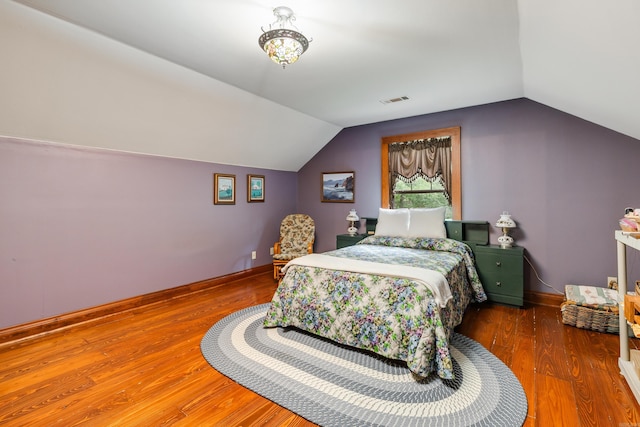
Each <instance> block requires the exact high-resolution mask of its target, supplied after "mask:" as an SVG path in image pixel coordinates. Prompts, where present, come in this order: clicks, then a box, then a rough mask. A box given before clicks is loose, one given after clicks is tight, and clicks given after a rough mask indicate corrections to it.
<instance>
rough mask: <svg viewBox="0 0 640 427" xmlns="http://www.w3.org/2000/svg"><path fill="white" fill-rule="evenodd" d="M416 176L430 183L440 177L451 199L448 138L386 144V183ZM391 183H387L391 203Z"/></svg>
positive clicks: (445, 193) (449, 138) (446, 193)
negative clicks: (387, 161)
mask: <svg viewBox="0 0 640 427" xmlns="http://www.w3.org/2000/svg"><path fill="white" fill-rule="evenodd" d="M419 177H422V178H424V179H425V180H427V181H430V182H433V181H435V180H436V179H438V178H441V179H442V182H443V184H444V195H445V197H446V198H447V200H451V137H448V136H447V137H443V138H429V139H418V140H415V141H406V142H394V143H392V144H389V182H390V183H391V184H394V183H395V182H396V179H401V180H402V181H404V182H406V183H410V182H412V181H414V180H415V179H417V178H419ZM394 186H395V185H390V186H389V200H390V201H391V203H392V204H393V188H394Z"/></svg>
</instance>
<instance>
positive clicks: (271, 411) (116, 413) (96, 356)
mask: <svg viewBox="0 0 640 427" xmlns="http://www.w3.org/2000/svg"><path fill="white" fill-rule="evenodd" d="M275 287H276V284H275V282H274V281H273V279H272V277H271V273H264V274H259V275H256V276H253V277H250V278H246V279H241V280H236V281H232V282H229V283H225V284H223V285H219V286H216V287H213V288H211V289H205V290H201V291H198V292H195V293H193V294H190V295H187V296H182V297H175V298H172V299H169V300H166V301H162V302H157V303H154V304H152V305H149V306H145V307H141V308H137V309H133V310H129V311H126V312H123V313H121V314H119V315H116V316H111V317H110V318H109V319H108V321H91V322H86V323H83V324H80V325H75V326H71V327H67V328H65V329H63V330H59V331H55V332H51V333H47V334H43V335H42V336H39V337H37V338H30V339H23V340H20V341H14V342H9V343H5V344H2V345H0V425H2V426H27V425H28V426H55V425H61V426H74V425H89V426H164V425H175V426H253V425H260V426H311V425H313V424H311V423H309V422H308V421H306V420H304V419H303V418H301V417H299V416H297V415H295V414H293V413H291V412H290V411H288V410H286V409H284V408H281V407H280V406H277V405H275V404H273V403H271V402H270V401H268V400H266V399H264V398H262V397H260V396H258V395H256V394H255V393H253V392H251V391H249V390H247V389H245V388H244V387H241V386H239V385H237V384H236V383H234V382H233V381H231V380H229V379H227V378H226V377H224V376H222V375H221V374H219V373H218V372H217V371H215V370H214V369H213V368H211V367H210V366H209V365H208V364H207V363H206V361H205V360H204V359H203V357H202V355H201V353H200V347H199V345H200V339H201V338H202V336H203V335H204V333H205V332H206V331H207V330H208V329H209V328H210V327H211V325H213V324H214V323H215V322H216V321H218V320H220V319H221V318H222V317H224V316H226V315H227V314H229V313H232V312H234V311H237V310H239V309H242V308H245V307H249V306H252V305H256V304H260V303H264V302H268V301H269V300H270V298H271V295H272V294H273V292H274V290H275ZM457 330H458V332H460V333H462V334H464V335H467V336H469V337H471V338H473V339H475V340H476V341H478V342H480V343H481V344H482V345H484V346H485V347H486V348H487V349H489V350H490V351H491V352H492V353H494V354H495V355H496V356H498V357H499V358H500V359H501V360H502V361H503V362H504V363H505V364H507V365H508V366H509V367H510V368H511V369H512V370H513V372H514V373H515V374H516V376H517V377H518V378H519V379H520V382H521V383H522V385H523V387H524V389H525V392H526V394H527V398H528V402H529V409H528V416H527V420H526V423H525V425H526V426H565V425H566V426H640V406H639V405H638V404H637V403H636V401H635V399H634V397H633V394H632V393H631V391H630V389H629V387H628V386H627V384H626V382H625V381H624V379H623V378H622V377H621V376H620V373H619V369H618V366H617V359H618V338H617V336H616V335H611V334H601V333H597V332H591V331H585V330H581V329H577V328H573V327H570V326H566V325H563V324H562V321H561V316H560V310H559V308H558V307H547V306H529V307H526V308H524V309H517V308H511V307H506V306H501V305H491V304H476V305H472V306H471V307H470V308H469V309H468V311H467V313H466V314H465V318H464V321H463V323H462V325H460V326H459V327H458V329H457ZM633 341H634V342H632V346H635V347H637V346H638V344H637V342H635V341H636V340H633Z"/></svg>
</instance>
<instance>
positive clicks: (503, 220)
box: [496, 211, 516, 249]
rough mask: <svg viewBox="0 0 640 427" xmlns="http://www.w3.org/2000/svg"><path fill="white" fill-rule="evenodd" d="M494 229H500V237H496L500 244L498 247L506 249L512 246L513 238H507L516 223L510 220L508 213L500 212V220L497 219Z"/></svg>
mask: <svg viewBox="0 0 640 427" xmlns="http://www.w3.org/2000/svg"><path fill="white" fill-rule="evenodd" d="M496 227H500V228H502V236H500V237H498V243H500V247H501V248H503V249H506V248H510V247H511V246H513V238H512V237H511V236H509V229H510V228H516V222H515V221H514V220H513V219H511V215H509V212H507V211H504V212H502V214H501V215H500V218H499V219H498V222H496Z"/></svg>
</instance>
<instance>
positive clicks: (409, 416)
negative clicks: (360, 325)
mask: <svg viewBox="0 0 640 427" xmlns="http://www.w3.org/2000/svg"><path fill="white" fill-rule="evenodd" d="M267 307H268V304H262V305H258V306H254V307H250V308H247V309H244V310H241V311H238V312H236V313H233V314H231V315H229V316H227V317H225V318H224V319H222V320H220V321H219V322H218V323H216V324H215V325H213V327H211V329H209V331H208V332H207V333H206V334H205V336H204V337H203V339H202V342H201V344H200V348H201V350H202V354H203V355H204V357H205V359H206V360H207V361H208V362H209V364H211V366H213V367H214V368H215V369H216V370H218V371H220V372H221V373H222V374H224V375H226V376H227V377H229V378H231V379H233V380H234V381H236V382H237V383H239V384H241V385H243V386H244V387H246V388H248V389H250V390H253V391H255V392H256V393H258V394H260V395H261V396H263V397H265V398H267V399H269V400H271V401H273V402H275V403H277V404H278V405H280V406H283V407H285V408H287V409H289V410H290V411H292V412H294V413H296V414H298V415H300V416H302V417H304V418H306V419H307V420H309V421H311V422H314V423H316V424H319V425H322V426H341V427H342V426H358V427H361V426H403V427H404V426H424V425H429V426H431V425H433V426H456V427H459V426H491V427H496V426H521V425H522V424H523V423H524V420H525V417H526V416H527V399H526V396H525V394H524V390H523V389H522V386H521V385H520V382H518V379H517V378H516V377H515V375H514V374H513V373H512V372H511V371H510V370H509V368H508V367H507V366H506V365H505V364H504V363H502V362H501V361H500V360H499V359H498V358H497V357H495V356H494V355H493V354H491V353H490V352H489V351H487V350H486V349H485V348H484V347H482V345H480V344H479V343H477V342H475V341H473V340H472V339H470V338H467V337H464V336H462V335H460V334H456V333H454V334H453V337H452V340H451V344H450V348H451V352H452V355H453V358H454V368H455V376H456V379H455V380H442V379H441V378H439V377H437V376H436V375H433V376H430V377H428V378H426V379H422V380H421V381H419V380H418V378H417V377H415V376H414V375H413V374H412V373H411V372H410V371H409V370H408V368H407V367H406V365H405V364H404V363H402V362H398V361H390V360H388V359H385V358H381V357H379V356H376V355H373V354H371V353H368V352H364V351H360V350H357V349H354V348H351V347H347V346H341V345H338V344H335V343H333V342H331V341H329V340H325V339H323V338H319V337H317V336H314V335H311V334H307V333H304V332H301V331H299V330H297V329H293V328H292V329H283V328H264V327H263V326H262V320H263V318H264V315H265V313H266V310H267Z"/></svg>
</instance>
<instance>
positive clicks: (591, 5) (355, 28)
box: [16, 0, 640, 170]
mask: <svg viewBox="0 0 640 427" xmlns="http://www.w3.org/2000/svg"><path fill="white" fill-rule="evenodd" d="M16 2H18V3H22V4H24V5H27V6H30V7H32V8H35V9H37V10H39V11H42V12H45V13H46V14H50V15H53V16H55V17H57V18H60V19H62V20H64V21H68V22H70V23H73V24H75V25H78V26H80V27H84V28H86V29H89V30H91V31H92V32H96V33H98V34H101V35H103V36H106V37H108V38H110V39H113V40H116V41H118V42H120V43H123V44H125V45H129V46H132V47H134V48H136V49H139V50H141V51H144V52H146V53H149V54H152V55H154V56H156V57H159V58H162V59H164V60H166V61H170V62H172V63H175V64H179V65H181V66H183V67H186V68H187V69H190V70H193V71H195V72H197V73H200V74H202V75H204V76H208V77H210V78H211V79H215V80H216V81H219V82H223V83H225V84H228V85H229V86H230V87H232V90H233V91H236V92H237V93H238V95H239V96H238V99H241V101H239V102H242V103H245V104H246V109H245V111H251V110H252V108H253V107H252V104H253V103H255V97H259V98H261V99H266V100H268V101H270V102H269V105H270V106H271V107H269V108H272V109H274V111H278V114H285V115H291V116H290V120H288V121H287V123H288V124H287V126H290V127H292V128H293V129H296V128H298V129H299V132H293V133H286V132H282V135H283V136H282V138H276V139H275V140H273V141H269V144H270V145H272V151H271V153H272V154H270V156H274V157H276V156H280V157H282V152H283V150H287V152H292V150H293V151H295V155H291V156H290V157H289V158H288V160H287V159H285V160H282V159H281V160H280V161H279V162H276V161H271V160H270V159H269V158H268V156H265V157H263V159H262V160H261V162H262V164H255V165H253V166H262V167H266V168H278V169H283V170H298V169H299V168H300V167H301V166H302V165H304V163H305V162H306V161H307V160H309V159H310V158H311V157H312V156H313V155H314V154H315V153H316V152H317V151H318V150H319V149H320V148H321V147H322V146H323V145H324V144H326V143H327V142H328V141H329V140H330V139H331V137H333V135H335V133H336V132H337V131H339V130H340V129H341V128H344V127H349V126H355V125H361V124H367V123H373V122H378V121H383V120H389V119H396V118H402V117H409V116H415V115H420V114H427V113H434V112H439V111H445V110H451V109H456V108H461V107H468V106H474V105H481V104H486V103H491V102H497V101H503V100H508V99H514V98H520V97H526V98H529V99H532V100H534V101H537V102H540V103H543V104H546V105H548V106H551V107H554V108H557V109H559V110H562V111H565V112H567V113H570V114H573V115H575V116H578V117H581V118H583V119H586V120H589V121H592V122H594V123H596V124H599V125H602V126H605V127H608V128H611V129H613V130H616V131H618V132H620V133H623V134H626V135H629V136H631V137H634V138H636V139H640V120H639V117H638V113H639V112H640V79H639V76H640V2H638V1H637V0H616V1H609V2H607V1H602V0H517V1H516V0H474V1H469V0H447V1H443V0H403V1H393V0H366V1H365V0H359V1H344V0H322V1H315V2H310V1H308V0H306V1H304V0H283V1H282V2H279V3H278V4H274V3H271V2H267V1H266V0H226V1H222V0H180V1H175V0H173V1H172V0H135V1H131V0H16ZM280 3H282V4H280ZM281 5H283V6H288V7H290V8H291V9H293V11H294V12H295V13H296V16H297V20H296V26H297V27H298V29H299V31H301V32H302V33H304V34H305V35H307V36H308V37H311V38H312V39H313V40H312V42H311V44H310V47H309V49H308V51H307V52H306V53H305V54H304V55H303V56H302V57H301V59H300V60H299V61H298V62H297V63H295V64H292V65H290V66H288V67H287V68H286V69H282V68H281V67H279V66H278V65H276V64H274V63H272V62H271V61H270V60H269V59H268V57H267V56H266V55H265V54H264V53H263V52H262V51H261V50H260V48H259V47H258V43H257V40H258V37H259V35H260V34H261V32H262V31H261V27H264V28H267V27H268V25H269V24H270V23H272V22H273V21H274V19H275V18H274V16H273V14H272V9H273V8H274V7H275V6H281ZM246 93H249V94H253V95H255V97H253V96H251V97H247V96H246ZM398 97H407V98H408V99H407V100H405V101H402V102H394V103H384V102H381V101H385V100H388V99H391V98H398ZM283 107H284V108H283ZM242 110H243V109H242V108H240V109H238V111H242ZM301 117H302V118H304V120H297V119H298V118H301ZM308 120H311V121H312V122H314V123H320V124H321V125H322V126H325V128H326V129H325V130H326V131H325V132H324V133H320V135H322V136H321V137H316V140H315V141H312V142H309V143H300V136H301V135H304V131H305V128H308V127H309V123H308ZM226 122H227V123H228V126H235V127H236V128H238V126H237V122H235V121H233V120H227V121H226ZM218 126H220V124H218ZM249 126H250V123H249ZM261 126H264V127H265V128H264V129H262V130H261V133H263V134H265V135H268V134H270V133H271V132H273V133H276V134H277V133H278V129H277V127H282V123H279V122H277V121H273V122H271V124H270V123H261ZM268 126H273V127H274V129H267V128H268ZM235 132H236V133H237V134H238V137H239V138H243V139H245V140H246V139H247V138H246V135H242V130H241V129H236V130H235ZM180 144H185V145H186V146H185V147H184V149H185V150H186V151H185V152H186V153H188V154H185V155H184V157H189V158H196V159H197V158H201V159H202V160H212V159H210V158H207V156H206V155H202V156H200V155H199V149H198V148H197V147H191V148H189V147H188V144H189V141H181V142H180ZM280 144H281V146H280ZM189 150H191V151H189ZM139 151H144V150H139ZM147 151H149V152H152V153H153V147H151V146H150V147H149V148H148V150H147Z"/></svg>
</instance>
